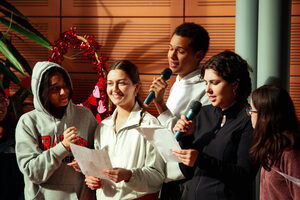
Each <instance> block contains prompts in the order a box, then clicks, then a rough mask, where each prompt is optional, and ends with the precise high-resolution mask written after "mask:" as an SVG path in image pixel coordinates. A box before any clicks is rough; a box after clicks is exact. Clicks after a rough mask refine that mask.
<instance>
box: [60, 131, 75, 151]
mask: <svg viewBox="0 0 300 200" xmlns="http://www.w3.org/2000/svg"><path fill="white" fill-rule="evenodd" d="M63 135H64V139H63V141H62V144H63V145H64V147H65V148H66V149H68V150H69V148H70V143H75V142H77V140H78V139H79V138H78V134H77V130H76V127H75V126H72V127H69V128H67V129H66V130H65V131H64V133H63Z"/></svg>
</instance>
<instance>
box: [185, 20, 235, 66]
mask: <svg viewBox="0 0 300 200" xmlns="http://www.w3.org/2000/svg"><path fill="white" fill-rule="evenodd" d="M186 21H187V22H195V23H197V24H200V25H202V26H203V27H204V28H205V29H206V30H207V31H208V34H209V36H210V44H209V49H208V52H207V54H206V56H205V58H204V60H203V62H204V61H206V60H207V59H209V58H210V57H211V56H213V55H215V54H217V53H220V52H222V51H224V50H232V51H234V45H235V18H234V17H206V18H186Z"/></svg>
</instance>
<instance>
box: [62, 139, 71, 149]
mask: <svg viewBox="0 0 300 200" xmlns="http://www.w3.org/2000/svg"><path fill="white" fill-rule="evenodd" d="M61 144H62V145H63V146H64V147H65V149H66V150H67V151H70V146H67V145H66V144H65V143H64V141H62V142H61Z"/></svg>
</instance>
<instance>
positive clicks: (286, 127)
mask: <svg viewBox="0 0 300 200" xmlns="http://www.w3.org/2000/svg"><path fill="white" fill-rule="evenodd" d="M248 114H249V115H250V116H251V121H252V125H253V128H255V129H254V144H253V146H252V147H251V149H250V155H251V156H252V158H253V160H254V161H256V162H259V163H260V164H261V166H262V169H261V176H260V199H261V200H268V199H285V200H289V199H300V187H299V186H297V185H296V184H295V183H294V182H293V180H291V179H290V178H285V177H284V175H288V176H291V177H293V178H296V179H298V181H299V180H300V148H299V147H300V146H299V145H300V143H299V142H300V140H299V139H300V132H299V124H298V121H297V117H296V114H295V109H294V105H293V101H292V100H291V97H290V95H289V94H288V93H287V92H286V91H285V90H284V89H282V88H279V87H277V86H271V85H266V86H262V87H260V88H258V89H256V90H254V91H253V93H252V99H251V107H250V108H249V109H248ZM282 173H283V174H282Z"/></svg>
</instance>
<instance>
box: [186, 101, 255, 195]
mask: <svg viewBox="0 0 300 200" xmlns="http://www.w3.org/2000/svg"><path fill="white" fill-rule="evenodd" d="M247 106H248V104H247V102H246V101H245V102H235V103H234V104H233V105H232V106H231V107H230V108H228V109H227V110H225V111H222V110H221V109H220V108H217V107H213V106H212V105H208V106H204V107H203V108H202V110H201V111H200V113H199V114H198V115H197V116H196V118H195V120H194V123H195V130H194V134H193V135H190V136H187V137H184V138H183V140H182V141H181V146H182V148H185V149H188V148H193V149H197V150H198V151H199V155H198V158H197V160H196V163H195V165H194V167H193V168H191V167H187V166H185V165H183V164H180V168H181V171H182V172H183V174H184V175H185V176H186V177H187V178H189V179H191V181H189V183H188V186H187V190H188V199H189V200H192V199H197V200H201V199H203V200H220V199H224V200H225V199H226V200H229V199H230V200H231V199H243V200H244V199H252V196H253V188H254V187H253V185H252V184H253V180H254V178H255V175H256V173H257V170H258V165H253V164H252V163H251V161H250V158H249V148H250V147H251V145H252V138H253V135H252V134H253V129H252V125H251V120H250V117H249V116H247V114H246V111H245V109H246V107H247ZM222 115H226V123H225V124H224V126H223V127H222V128H220V124H221V121H222Z"/></svg>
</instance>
